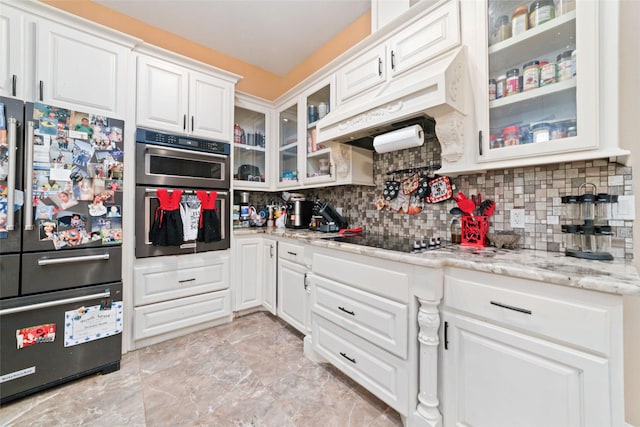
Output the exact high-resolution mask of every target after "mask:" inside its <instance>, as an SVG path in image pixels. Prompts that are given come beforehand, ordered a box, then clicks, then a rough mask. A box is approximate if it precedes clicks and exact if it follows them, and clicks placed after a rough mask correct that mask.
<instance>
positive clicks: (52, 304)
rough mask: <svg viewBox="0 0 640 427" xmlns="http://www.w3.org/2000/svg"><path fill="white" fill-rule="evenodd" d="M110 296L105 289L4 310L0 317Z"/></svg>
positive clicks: (1, 311)
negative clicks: (89, 293) (95, 292)
mask: <svg viewBox="0 0 640 427" xmlns="http://www.w3.org/2000/svg"><path fill="white" fill-rule="evenodd" d="M110 296H111V291H109V290H108V289H107V290H106V291H104V292H100V293H99V294H91V295H84V296H81V297H73V298H65V299H61V300H56V301H47V302H41V303H38V304H31V305H25V306H22V307H13V308H5V309H4V310H0V316H4V315H7V314H14V313H24V312H25V311H33V310H39V309H41V308H47V307H55V306H58V305H65V304H71V303H74V302H82V301H89V300H92V299H97V298H109V297H110Z"/></svg>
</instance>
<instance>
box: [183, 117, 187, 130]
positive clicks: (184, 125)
mask: <svg viewBox="0 0 640 427" xmlns="http://www.w3.org/2000/svg"><path fill="white" fill-rule="evenodd" d="M182 130H187V115H186V114H184V115H183V116H182Z"/></svg>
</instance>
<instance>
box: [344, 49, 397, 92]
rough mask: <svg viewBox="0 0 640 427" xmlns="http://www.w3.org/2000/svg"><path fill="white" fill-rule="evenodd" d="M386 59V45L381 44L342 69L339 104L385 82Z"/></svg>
mask: <svg viewBox="0 0 640 427" xmlns="http://www.w3.org/2000/svg"><path fill="white" fill-rule="evenodd" d="M385 57H386V45H385V44H380V45H378V46H374V47H373V48H371V49H369V50H367V51H366V52H363V53H362V54H361V55H359V56H358V57H356V58H355V59H353V60H352V61H350V62H349V63H347V64H346V65H345V66H343V67H341V68H340V69H339V70H338V72H337V77H338V100H339V102H340V103H343V102H345V101H348V100H349V99H351V98H353V97H354V96H356V95H358V94H360V93H362V92H364V91H366V90H368V89H371V88H373V87H376V86H377V85H379V84H381V83H382V82H384V81H385V79H386V69H385V66H384V63H383V58H385Z"/></svg>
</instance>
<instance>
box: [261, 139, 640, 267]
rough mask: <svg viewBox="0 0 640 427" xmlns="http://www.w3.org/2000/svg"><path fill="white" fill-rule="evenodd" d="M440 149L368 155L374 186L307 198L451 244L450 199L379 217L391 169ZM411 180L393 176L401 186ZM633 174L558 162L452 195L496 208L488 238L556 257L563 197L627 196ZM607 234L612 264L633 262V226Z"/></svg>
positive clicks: (511, 172) (374, 227)
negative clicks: (494, 234) (501, 234)
mask: <svg viewBox="0 0 640 427" xmlns="http://www.w3.org/2000/svg"><path fill="white" fill-rule="evenodd" d="M439 149H440V146H439V144H437V143H434V142H433V141H431V142H429V141H428V142H427V143H425V145H423V146H422V147H418V148H414V149H407V150H401V151H398V152H393V153H384V154H378V153H375V154H374V177H375V184H376V187H375V188H374V187H364V186H342V187H329V188H322V189H313V190H307V191H304V194H305V195H306V196H307V198H308V199H321V200H324V201H328V202H329V203H331V204H333V205H334V206H336V207H341V208H342V210H343V214H344V216H345V217H346V218H347V219H348V220H349V223H350V225H352V226H365V227H366V229H367V230H369V231H372V232H374V233H379V234H385V235H390V236H397V235H401V236H418V237H421V236H440V237H441V238H443V239H447V240H448V239H449V238H450V231H449V227H450V222H451V219H452V218H453V216H452V215H451V214H450V213H449V211H450V210H451V208H453V207H455V206H456V204H455V202H454V201H453V200H448V201H445V202H441V203H438V204H425V206H424V209H423V211H422V212H421V213H420V214H417V215H405V214H397V213H393V212H388V211H377V210H376V209H375V206H374V201H375V199H376V196H377V195H378V194H380V193H381V192H382V189H383V187H384V181H385V180H387V179H389V176H388V175H387V172H389V171H391V170H397V169H406V168H412V167H420V166H428V165H431V164H434V163H438V160H439V157H440V153H439ZM407 176H409V174H407V173H405V174H397V175H395V178H396V179H400V180H401V179H402V178H404V177H407ZM632 178H633V176H632V168H630V167H625V166H623V165H620V164H617V163H613V162H609V161H608V160H606V159H602V160H590V161H580V162H572V163H558V164H551V165H543V166H532V167H526V168H514V169H505V170H495V171H489V172H487V173H483V174H473V175H465V176H459V177H457V178H454V179H452V183H453V184H454V185H455V191H462V192H463V193H465V194H466V195H468V196H470V195H473V194H478V193H481V194H482V196H483V199H491V200H494V201H496V210H495V213H494V215H493V216H492V217H491V218H490V231H514V232H516V233H518V234H520V235H521V236H522V238H521V239H520V245H521V247H523V248H526V249H537V250H546V251H551V252H562V251H564V249H565V246H564V243H563V234H562V231H561V225H562V224H564V223H567V222H566V221H565V220H567V219H566V218H564V217H563V215H562V204H561V197H562V196H566V195H570V194H580V193H579V188H580V185H582V184H583V183H585V182H586V183H591V184H594V185H596V186H597V188H598V190H597V192H598V193H609V194H617V195H631V194H633V190H632ZM279 196H280V193H252V194H251V201H252V203H256V204H265V203H267V202H269V201H270V200H278V197H279ZM513 208H523V209H524V210H525V228H524V229H515V230H514V229H512V228H511V217H510V212H511V209H513ZM609 225H611V226H612V228H613V233H614V236H613V238H612V253H613V255H614V256H615V257H616V258H625V259H632V258H633V221H610V222H609Z"/></svg>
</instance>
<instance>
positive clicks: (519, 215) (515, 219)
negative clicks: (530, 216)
mask: <svg viewBox="0 0 640 427" xmlns="http://www.w3.org/2000/svg"><path fill="white" fill-rule="evenodd" d="M511 228H524V209H511Z"/></svg>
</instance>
